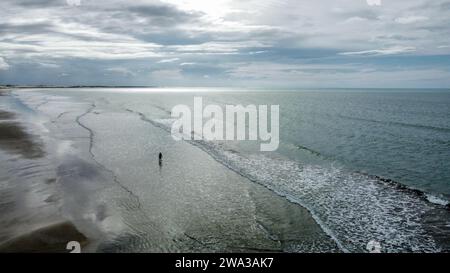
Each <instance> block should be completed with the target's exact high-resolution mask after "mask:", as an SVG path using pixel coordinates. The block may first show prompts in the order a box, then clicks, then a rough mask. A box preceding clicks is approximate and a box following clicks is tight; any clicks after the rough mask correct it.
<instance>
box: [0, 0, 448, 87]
mask: <svg viewBox="0 0 450 273" xmlns="http://www.w3.org/2000/svg"><path fill="white" fill-rule="evenodd" d="M0 84H27V85H37V84H44V85H122V86H123V85H139V86H142V85H146V86H235V87H262V88H271V87H279V88H285V87H286V88H361V87H365V88H450V0H317V1H311V0H214V1H212V0H155V1H154V0H133V1H123V0H109V1H106V0H2V1H1V9H0Z"/></svg>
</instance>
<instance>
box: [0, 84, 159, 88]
mask: <svg viewBox="0 0 450 273" xmlns="http://www.w3.org/2000/svg"><path fill="white" fill-rule="evenodd" d="M158 87H159V86H153V85H152V86H145V85H143V86H139V85H132V86H129V85H124V86H119V85H68V86H65V85H13V84H6V85H0V89H8V88H158Z"/></svg>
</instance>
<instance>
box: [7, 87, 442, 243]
mask: <svg viewBox="0 0 450 273" xmlns="http://www.w3.org/2000/svg"><path fill="white" fill-rule="evenodd" d="M196 96H197V97H202V98H203V104H204V105H208V104H215V105H219V106H222V107H224V106H225V105H229V104H232V105H238V104H241V105H244V106H245V105H249V104H254V105H279V107H280V145H279V148H278V149H277V150H276V151H274V152H261V151H260V149H259V147H260V146H259V145H258V143H256V142H254V141H202V140H186V141H181V142H176V141H174V140H173V139H172V137H171V135H170V130H171V124H172V122H173V121H174V119H173V118H172V117H171V116H170V113H171V110H172V108H173V106H175V105H178V104H186V105H192V104H193V100H194V97H196ZM0 106H1V108H0V109H2V110H5V111H9V112H13V113H15V114H16V115H17V116H18V117H19V118H17V120H18V121H20V122H21V123H22V124H23V126H24V127H26V128H27V131H28V132H29V133H30V134H31V135H32V136H34V137H35V138H36V139H37V140H36V141H37V143H40V147H42V149H44V150H45V151H46V155H44V156H38V157H37V158H33V157H31V158H30V157H28V158H27V156H24V154H23V153H21V154H20V153H18V152H17V151H11V150H8V149H3V150H2V149H0V162H1V168H0V177H2V181H3V183H2V185H1V188H0V192H1V193H2V196H5V198H4V199H3V200H4V201H2V202H3V203H2V206H1V207H2V208H6V207H8V208H10V209H9V210H8V213H4V214H2V216H0V217H1V218H2V219H0V220H1V222H2V224H1V225H2V226H0V231H1V232H0V235H2V237H1V236H0V238H3V240H7V239H9V238H12V237H14V236H16V235H18V234H17V233H19V232H18V231H21V232H22V231H28V230H30V224H29V223H30V222H33V223H35V222H37V223H41V224H40V226H42V223H43V222H49V221H51V219H52V218H54V214H58V215H61V217H63V218H67V219H70V220H71V221H73V222H74V223H75V225H76V226H77V227H78V228H79V229H80V230H81V231H82V232H83V233H85V234H87V235H88V237H90V238H95V240H93V241H95V243H93V244H92V245H91V246H90V248H89V249H88V250H89V251H100V252H103V251H104V252H148V251H156V252H172V251H192V252H197V251H243V252H245V251H286V252H340V251H344V252H365V251H367V244H368V243H369V242H371V241H376V242H378V243H380V245H381V247H382V251H384V252H440V251H449V250H450V211H449V209H448V200H450V174H449V170H450V160H449V159H450V107H449V106H450V92H449V91H447V90H387V89H386V90H383V89H381V90H373V89H350V90H343V89H336V90H331V89H325V90H289V91H286V90H252V89H225V88H202V89H196V88H148V89H136V88H133V89H126V88H122V89H120V88H111V89H107V88H96V89H88V88H85V89H83V88H78V89H77V88H67V89H22V90H12V91H11V93H10V96H1V97H0ZM159 152H162V153H163V155H164V157H163V158H164V160H163V164H162V166H158V164H157V161H156V158H157V154H158V153H159ZM52 179H53V180H52ZM41 181H47V183H46V182H41ZM48 181H53V182H52V183H50V182H48ZM17 183H19V184H20V187H19V186H18V184H17ZM30 191H31V192H34V193H36V194H37V195H34V194H33V195H30ZM37 196H40V197H37ZM19 197H20V198H19ZM50 197H52V198H50ZM8 200H9V201H8ZM24 200H25V201H24ZM30 200H31V201H30ZM42 200H46V201H45V202H42ZM19 202H22V203H26V204H28V206H29V207H27V206H25V205H23V204H22V205H20V204H18V203H19ZM33 202H34V203H33ZM30 204H33V205H30ZM36 204H37V205H36ZM41 205H42V206H41ZM31 208H34V209H33V210H31ZM43 219H44V220H43ZM36 225H37V226H39V225H38V224H36ZM0 241H1V240H0Z"/></svg>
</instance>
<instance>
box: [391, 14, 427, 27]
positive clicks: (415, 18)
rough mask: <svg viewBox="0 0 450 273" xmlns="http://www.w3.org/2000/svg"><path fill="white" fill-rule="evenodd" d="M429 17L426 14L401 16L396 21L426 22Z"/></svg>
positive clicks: (406, 22)
mask: <svg viewBox="0 0 450 273" xmlns="http://www.w3.org/2000/svg"><path fill="white" fill-rule="evenodd" d="M428 19H429V18H428V17H426V16H406V17H399V18H396V19H395V22H397V23H399V24H404V25H405V24H413V23H418V22H424V21H427V20H428Z"/></svg>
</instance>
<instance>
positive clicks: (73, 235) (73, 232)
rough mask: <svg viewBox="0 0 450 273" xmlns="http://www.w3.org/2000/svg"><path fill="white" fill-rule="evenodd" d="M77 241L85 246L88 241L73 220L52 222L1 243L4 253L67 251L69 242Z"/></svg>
mask: <svg viewBox="0 0 450 273" xmlns="http://www.w3.org/2000/svg"><path fill="white" fill-rule="evenodd" d="M70 241H77V242H79V243H80V245H81V246H82V247H83V246H85V245H86V244H87V243H88V239H87V238H86V236H85V235H83V234H82V233H81V232H79V231H78V229H77V228H76V227H75V226H74V224H73V223H71V222H68V221H66V222H62V223H56V224H51V225H48V226H46V227H43V228H40V229H37V230H35V231H32V232H30V233H28V234H24V235H22V236H19V237H17V238H13V239H11V240H9V241H7V242H5V243H3V244H1V245H0V252H3V253H48V252H52V253H67V252H69V250H66V246H67V243H68V242H70Z"/></svg>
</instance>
